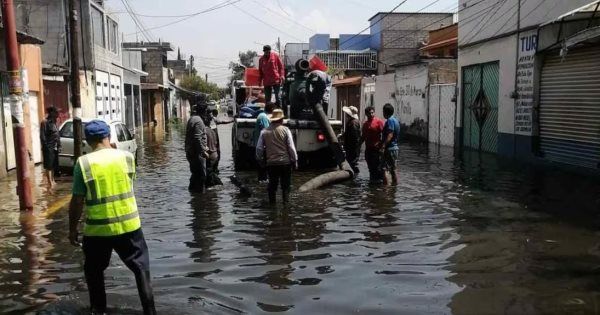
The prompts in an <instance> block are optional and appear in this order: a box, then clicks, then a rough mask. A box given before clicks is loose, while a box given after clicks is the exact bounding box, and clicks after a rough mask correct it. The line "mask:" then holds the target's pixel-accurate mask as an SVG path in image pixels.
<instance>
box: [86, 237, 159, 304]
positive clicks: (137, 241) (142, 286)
mask: <svg viewBox="0 0 600 315" xmlns="http://www.w3.org/2000/svg"><path fill="white" fill-rule="evenodd" d="M113 249H114V250H115V252H117V254H118V255H119V257H120V258H121V260H122V261H123V263H125V265H126V266H127V268H129V270H131V271H133V274H134V275H135V282H136V284H137V288H138V293H139V296H140V300H141V302H142V307H143V309H144V314H156V310H155V308H154V295H153V293H152V287H151V285H150V262H149V257H148V246H147V245H146V240H145V239H144V233H142V229H138V230H135V231H133V232H129V233H125V234H122V235H118V236H109V237H100V236H84V237H83V254H84V255H85V263H84V266H83V270H84V273H85V280H86V282H87V285H88V290H89V293H90V304H91V307H92V310H93V311H96V312H106V291H105V288H104V270H106V268H107V267H108V264H109V263H110V256H111V254H112V251H113Z"/></svg>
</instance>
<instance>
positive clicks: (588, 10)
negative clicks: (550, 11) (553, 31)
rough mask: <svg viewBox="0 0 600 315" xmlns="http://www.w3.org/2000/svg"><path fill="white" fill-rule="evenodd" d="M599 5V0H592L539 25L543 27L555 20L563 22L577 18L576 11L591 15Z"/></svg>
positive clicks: (555, 21)
mask: <svg viewBox="0 0 600 315" xmlns="http://www.w3.org/2000/svg"><path fill="white" fill-rule="evenodd" d="M599 5H600V0H595V1H592V2H590V3H588V4H586V5H584V6H582V7H579V8H577V9H575V10H573V11H569V12H567V13H565V14H563V15H561V16H559V17H557V18H555V19H553V20H550V21H548V22H546V23H543V24H541V25H540V27H544V26H546V25H550V24H554V23H557V22H564V21H568V20H570V19H574V18H577V14H578V13H584V14H585V13H589V14H590V15H593V14H594V13H595V12H596V11H597V10H598V6H599Z"/></svg>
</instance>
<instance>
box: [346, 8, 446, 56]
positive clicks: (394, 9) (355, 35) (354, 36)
mask: <svg viewBox="0 0 600 315" xmlns="http://www.w3.org/2000/svg"><path fill="white" fill-rule="evenodd" d="M407 1H408V0H403V1H401V2H400V3H398V5H396V6H395V7H394V8H393V9H392V10H391V11H390V12H388V13H386V14H385V15H384V16H382V17H381V18H380V19H379V20H377V22H375V23H373V24H377V23H379V22H381V21H382V20H383V19H384V18H385V17H387V16H388V15H390V14H392V13H393V12H394V11H396V9H398V8H399V7H400V6H401V5H403V4H404V3H406V2H407ZM438 1H440V0H437V1H436V2H438ZM370 28H371V25H369V26H367V27H366V28H364V29H363V30H362V31H360V32H358V33H357V34H354V35H352V36H351V37H350V38H348V39H346V40H345V41H343V42H341V43H340V44H339V46H340V47H341V46H342V45H344V44H345V43H347V42H349V41H351V40H352V39H354V38H356V37H357V36H358V35H360V34H362V33H363V32H364V31H366V30H368V29H370Z"/></svg>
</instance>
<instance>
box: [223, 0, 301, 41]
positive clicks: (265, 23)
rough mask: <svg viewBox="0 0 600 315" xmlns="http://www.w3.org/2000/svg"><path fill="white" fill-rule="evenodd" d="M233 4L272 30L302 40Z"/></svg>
mask: <svg viewBox="0 0 600 315" xmlns="http://www.w3.org/2000/svg"><path fill="white" fill-rule="evenodd" d="M237 2H239V1H237ZM233 6H234V7H235V8H236V9H238V10H240V11H241V12H242V13H244V14H246V15H248V16H249V17H251V18H253V19H255V20H256V21H258V22H260V23H262V24H264V25H266V26H268V27H270V28H272V29H274V30H276V31H278V32H280V33H282V34H284V35H287V36H289V37H291V38H293V39H295V40H298V41H302V39H300V38H298V37H296V36H294V35H292V34H290V33H287V32H284V31H282V30H280V29H278V28H276V27H275V26H273V25H271V24H269V23H267V22H265V21H263V20H261V19H259V18H258V17H256V16H254V15H253V14H251V13H250V12H248V11H246V10H244V9H242V8H240V7H239V6H238V5H236V4H233Z"/></svg>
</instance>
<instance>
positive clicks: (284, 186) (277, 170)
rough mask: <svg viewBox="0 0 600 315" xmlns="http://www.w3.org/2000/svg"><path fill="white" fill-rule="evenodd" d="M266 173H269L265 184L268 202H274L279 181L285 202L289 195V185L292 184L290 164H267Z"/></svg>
mask: <svg viewBox="0 0 600 315" xmlns="http://www.w3.org/2000/svg"><path fill="white" fill-rule="evenodd" d="M267 173H268V174H269V185H268V186H267V191H268V193H269V202H270V203H275V202H276V200H277V198H276V196H277V186H279V182H281V190H282V193H283V202H285V203H287V202H288V201H289V196H290V187H291V186H292V165H290V164H288V165H269V166H267Z"/></svg>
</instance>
